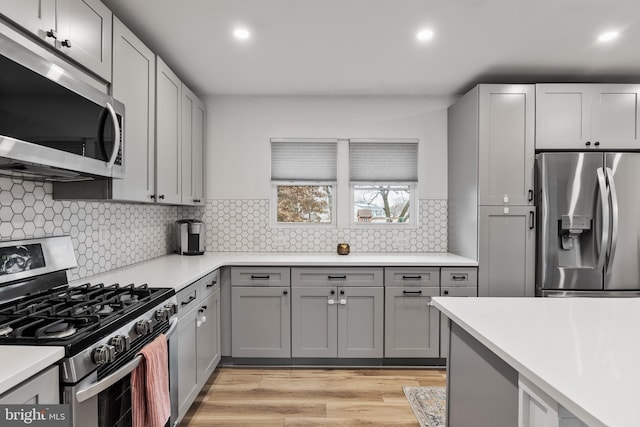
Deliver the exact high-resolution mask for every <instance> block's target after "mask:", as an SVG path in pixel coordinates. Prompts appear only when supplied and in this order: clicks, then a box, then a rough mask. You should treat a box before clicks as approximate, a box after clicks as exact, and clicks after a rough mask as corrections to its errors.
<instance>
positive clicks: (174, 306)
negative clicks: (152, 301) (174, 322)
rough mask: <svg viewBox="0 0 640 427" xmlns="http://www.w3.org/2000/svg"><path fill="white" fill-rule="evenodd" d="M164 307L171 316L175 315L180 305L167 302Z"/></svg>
mask: <svg viewBox="0 0 640 427" xmlns="http://www.w3.org/2000/svg"><path fill="white" fill-rule="evenodd" d="M164 308H166V309H167V312H168V313H169V317H171V316H173V315H174V314H176V313H177V312H178V305H177V304H173V303H171V304H167V305H165V306H164Z"/></svg>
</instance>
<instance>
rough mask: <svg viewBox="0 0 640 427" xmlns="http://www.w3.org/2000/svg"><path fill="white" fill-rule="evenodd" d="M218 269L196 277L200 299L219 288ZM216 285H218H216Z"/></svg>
mask: <svg viewBox="0 0 640 427" xmlns="http://www.w3.org/2000/svg"><path fill="white" fill-rule="evenodd" d="M219 283H220V270H216V271H212V272H211V273H209V274H207V275H206V276H204V277H202V278H201V279H198V287H199V288H200V297H201V298H202V299H204V298H206V297H208V296H209V295H211V294H212V293H213V291H215V290H216V289H219V288H220V285H219ZM216 285H218V286H216Z"/></svg>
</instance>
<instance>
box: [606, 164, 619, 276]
mask: <svg viewBox="0 0 640 427" xmlns="http://www.w3.org/2000/svg"><path fill="white" fill-rule="evenodd" d="M607 181H608V183H609V191H610V193H611V249H610V250H609V256H608V257H607V270H610V269H611V265H612V264H613V257H614V256H615V255H616V248H617V247H618V225H619V223H620V222H619V210H618V193H617V191H616V183H615V180H614V179H613V171H612V170H611V168H607Z"/></svg>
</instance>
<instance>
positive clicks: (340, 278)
mask: <svg viewBox="0 0 640 427" xmlns="http://www.w3.org/2000/svg"><path fill="white" fill-rule="evenodd" d="M327 279H329V280H347V276H327Z"/></svg>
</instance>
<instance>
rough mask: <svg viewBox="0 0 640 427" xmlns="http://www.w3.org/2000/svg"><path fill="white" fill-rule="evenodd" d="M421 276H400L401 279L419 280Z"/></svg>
mask: <svg viewBox="0 0 640 427" xmlns="http://www.w3.org/2000/svg"><path fill="white" fill-rule="evenodd" d="M420 279H422V276H420V275H418V276H402V280H420Z"/></svg>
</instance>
